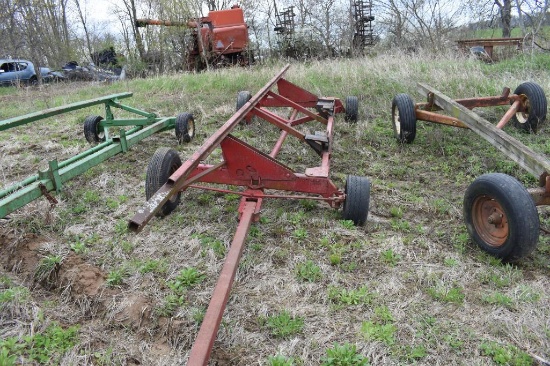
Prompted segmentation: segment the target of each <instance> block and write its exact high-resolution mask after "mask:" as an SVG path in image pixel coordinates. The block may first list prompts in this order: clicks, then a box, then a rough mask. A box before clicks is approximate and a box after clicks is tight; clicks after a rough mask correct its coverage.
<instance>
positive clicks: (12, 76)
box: [0, 59, 63, 85]
mask: <svg viewBox="0 0 550 366" xmlns="http://www.w3.org/2000/svg"><path fill="white" fill-rule="evenodd" d="M40 75H41V76H42V81H43V82H49V81H53V80H57V79H59V78H63V74H60V73H58V72H55V71H52V70H50V69H49V68H47V67H41V68H40ZM37 82H38V75H37V74H36V69H35V67H34V65H33V63H32V62H30V61H27V60H14V59H0V85H18V84H26V85H33V84H36V83H37Z"/></svg>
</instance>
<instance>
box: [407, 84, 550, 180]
mask: <svg viewBox="0 0 550 366" xmlns="http://www.w3.org/2000/svg"><path fill="white" fill-rule="evenodd" d="M418 87H419V90H420V92H421V93H422V94H425V95H427V94H428V93H432V94H433V95H434V98H435V103H436V104H437V105H439V106H440V107H442V108H443V109H444V110H445V111H446V112H447V113H449V114H450V115H451V116H453V117H454V118H456V119H458V120H460V121H462V122H463V123H464V124H466V125H467V126H468V127H469V128H470V129H471V130H472V131H474V132H475V133H477V134H478V135H480V136H481V137H483V138H484V139H485V140H487V141H488V142H489V143H491V144H492V145H493V146H495V147H496V148H497V149H498V150H500V151H501V152H503V153H504V154H506V155H507V156H508V158H510V159H511V160H513V161H515V162H516V163H518V164H519V165H520V166H521V167H522V168H523V169H525V170H526V171H528V172H529V173H531V174H532V175H533V176H534V177H536V178H537V179H541V177H545V176H547V174H548V173H549V172H550V160H549V159H547V158H546V156H544V155H542V154H539V153H537V152H535V151H533V150H532V149H531V148H529V147H527V146H525V145H524V144H522V143H521V142H520V141H518V140H517V139H515V138H513V137H512V136H510V135H508V134H506V133H505V132H504V131H502V130H500V129H498V128H496V126H494V125H493V124H491V123H489V121H487V120H485V119H483V118H481V117H480V116H479V115H477V114H476V113H474V112H473V111H471V110H469V109H468V108H466V107H465V106H463V105H461V104H459V103H457V102H456V101H454V100H452V99H451V98H449V97H447V96H446V95H444V94H443V93H441V92H439V91H437V90H435V89H434V88H432V87H430V86H428V85H425V84H418ZM516 99H517V98H514V100H516ZM520 99H521V98H520Z"/></svg>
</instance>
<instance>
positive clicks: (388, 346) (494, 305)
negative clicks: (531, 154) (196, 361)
mask: <svg viewBox="0 0 550 366" xmlns="http://www.w3.org/2000/svg"><path fill="white" fill-rule="evenodd" d="M283 66H284V65H283V64H269V65H258V66H254V67H253V68H250V69H226V70H218V71H214V72H207V73H202V74H196V75H191V74H174V75H164V76H157V77H153V78H149V79H142V80H128V81H124V82H119V83H114V84H110V85H98V84H55V85H45V86H43V87H40V88H21V89H14V88H3V89H0V105H2V108H1V110H0V119H5V118H9V117H13V116H17V115H21V114H25V113H29V112H33V111H37V110H42V109H45V108H50V107H54V106H59V105H63V104H67V103H71V102H75V101H79V100H85V99H90V98H94V97H98V96H102V95H108V94H114V93H120V92H125V91H131V92H133V93H134V96H133V97H132V98H130V99H125V100H124V103H125V104H128V105H131V106H135V107H137V108H140V109H144V110H147V111H151V112H155V113H157V114H158V115H160V116H173V115H176V114H178V113H182V112H192V113H193V114H194V116H195V122H196V128H197V134H196V136H195V139H194V140H193V141H192V142H191V143H189V144H183V145H178V144H177V141H176V139H175V138H174V134H173V132H163V133H160V134H157V135H154V136H152V137H150V138H148V139H146V140H144V141H143V142H142V143H140V144H139V145H138V146H136V147H134V148H132V149H130V151H129V152H127V153H125V154H120V155H117V156H115V157H113V158H112V159H110V160H108V161H107V162H105V163H103V164H101V165H99V166H97V167H95V168H92V169H91V170H89V171H87V172H86V173H84V174H83V175H81V176H79V177H77V178H75V179H73V180H71V181H70V182H68V183H67V184H66V185H65V186H64V187H63V190H62V192H61V193H60V194H58V195H56V198H57V199H58V201H59V203H58V204H57V205H56V206H55V207H54V208H52V207H50V204H49V202H48V201H47V200H46V199H45V198H43V197H42V198H39V199H37V200H35V201H33V202H32V203H30V204H28V205H27V206H25V207H24V208H22V209H19V210H17V211H15V212H13V213H12V214H10V215H9V217H7V218H5V219H2V220H0V251H1V257H0V365H14V364H26V365H27V364H46V365H179V364H182V363H184V362H185V361H186V359H187V357H188V352H189V350H190V348H191V346H192V344H193V342H194V339H195V336H196V334H197V331H198V329H199V326H200V323H201V321H202V319H203V316H204V312H205V309H206V307H207V305H208V302H209V299H210V294H211V292H212V290H213V287H214V285H215V283H216V280H217V278H218V273H219V271H220V269H221V267H222V265H223V261H224V256H225V254H226V252H227V249H228V246H229V244H230V243H231V240H232V236H233V233H234V231H235V228H236V225H237V222H236V213H237V207H238V203H239V198H238V196H237V195H226V194H220V193H208V192H204V191H199V190H192V189H190V190H188V191H186V192H185V193H184V194H183V197H182V203H181V204H180V205H179V206H178V208H177V209H176V210H175V211H174V212H173V213H172V214H170V215H169V216H167V217H165V218H162V219H160V218H155V219H153V220H152V221H151V222H150V223H149V224H148V225H147V226H146V227H145V229H144V230H143V231H142V232H141V233H139V234H135V233H133V232H130V231H128V229H127V221H128V219H129V218H131V217H132V216H133V215H134V213H135V212H136V210H137V209H138V208H139V207H141V206H142V205H143V203H144V202H145V198H144V197H145V193H144V192H145V172H146V168H147V164H148V162H149V159H150V158H151V156H152V155H153V153H154V152H155V150H156V149H157V148H159V147H161V146H166V147H171V148H174V149H177V150H178V151H179V152H180V156H181V157H182V160H185V159H186V158H187V157H189V156H190V155H191V154H192V153H193V152H195V151H196V150H197V149H198V147H199V146H201V145H202V143H203V141H204V140H205V139H206V138H208V137H209V136H210V135H211V134H212V133H213V132H214V131H216V130H217V129H218V128H219V126H221V124H222V123H224V122H225V121H226V120H227V119H228V118H229V117H230V116H231V115H232V114H233V113H234V110H235V103H236V97H237V93H238V92H239V91H241V90H249V91H251V93H252V94H255V93H256V92H257V91H258V90H259V89H260V88H261V87H262V86H263V85H264V84H265V83H266V82H267V81H268V80H270V79H271V78H272V77H273V75H275V74H276V73H277V72H278V71H280V70H281V69H282V68H283ZM549 70H550V59H549V57H548V56H547V55H536V54H535V55H531V54H525V55H521V56H518V57H515V58H513V59H509V60H506V61H503V62H500V63H496V64H492V65H487V64H484V63H481V62H479V61H477V60H475V59H470V58H463V57H462V56H460V55H457V54H454V53H450V54H446V55H437V56H432V55H427V54H401V53H387V54H380V55H373V56H370V57H365V58H362V59H355V60H332V61H322V62H317V61H314V62H309V63H300V64H293V65H292V66H291V67H290V69H289V71H288V72H287V73H286V75H285V78H286V79H288V80H289V81H291V82H293V83H295V84H297V85H299V86H301V87H303V88H305V89H307V90H309V91H311V92H313V93H315V94H318V95H321V96H336V97H339V98H341V99H344V98H345V97H346V96H348V95H355V96H357V97H358V98H359V101H360V108H359V112H360V116H359V120H358V122H357V123H348V122H345V121H344V118H343V117H338V119H337V122H336V127H335V141H334V151H333V156H332V161H331V179H332V180H333V181H334V182H335V184H336V185H337V186H339V187H343V186H344V182H345V179H346V176H347V175H359V176H366V177H368V178H369V179H370V181H371V185H372V187H371V198H370V211H369V216H368V220H367V223H366V225H365V226H364V227H355V226H353V225H350V222H349V221H345V220H342V216H341V215H342V213H341V210H340V211H337V210H334V209H331V208H330V207H328V206H327V205H325V204H322V203H318V202H316V201H313V200H302V201H294V200H277V199H266V200H265V201H264V203H263V206H262V213H261V220H260V222H259V223H256V224H254V226H253V227H252V229H251V231H250V233H249V235H248V239H247V247H246V249H245V252H244V254H243V257H242V260H241V263H240V266H239V270H238V273H237V277H236V282H235V284H234V286H233V289H232V291H231V295H230V298H229V302H228V305H227V308H226V312H225V314H224V317H223V321H222V325H221V327H220V331H219V333H218V337H217V340H216V342H215V344H214V349H213V353H212V357H211V363H210V364H211V365H252V364H254V365H256V364H257V365H320V364H324V365H364V364H370V365H409V364H417V365H532V364H542V363H543V362H544V360H550V307H549V304H550V287H549V286H548V276H549V275H550V261H549V256H550V236H549V235H548V230H549V229H550V209H549V208H548V207H539V208H538V212H539V217H540V221H541V228H542V230H541V232H540V237H539V244H538V247H537V249H535V251H534V252H533V253H532V254H531V255H529V256H528V257H527V258H525V259H523V260H521V261H520V262H518V263H514V264H509V263H501V262H500V261H499V260H497V259H495V258H493V257H490V256H488V255H487V254H485V253H484V252H483V251H481V250H480V249H479V248H478V247H477V246H476V245H475V244H473V243H472V242H471V240H470V238H469V236H468V233H467V231H466V228H465V225H464V222H463V219H462V201H463V195H464V192H465V190H466V189H467V187H468V186H469V184H471V183H472V181H474V179H476V178H477V177H478V176H480V175H481V174H484V173H487V172H502V173H506V174H509V175H512V176H514V177H516V178H517V179H518V180H520V181H521V182H522V183H523V184H524V185H525V186H526V187H535V186H536V185H537V182H536V180H535V178H534V177H532V176H530V175H529V174H528V173H526V172H525V171H523V170H522V169H520V168H519V167H518V166H517V165H516V164H515V163H513V162H511V161H510V160H508V159H507V158H506V157H505V156H504V155H502V154H501V153H499V152H498V151H497V150H496V149H494V148H493V147H492V146H491V145H489V144H488V143H487V142H486V141H485V140H483V139H482V138H480V137H479V136H477V135H476V134H475V133H473V132H471V131H467V130H463V129H454V128H450V127H444V126H440V125H434V124H428V123H423V122H419V124H418V131H417V137H416V140H415V141H414V143H412V144H400V143H398V142H397V141H396V140H395V138H394V136H393V130H392V123H391V103H392V98H393V97H394V95H396V94H398V93H408V94H410V95H411V96H412V97H413V99H414V100H415V101H417V102H419V101H423V99H424V98H425V97H424V96H421V95H419V94H417V93H416V83H417V82H423V83H427V84H429V85H432V86H433V87H435V88H436V89H438V90H440V91H441V92H444V93H445V94H446V95H448V96H450V97H453V98H466V97H476V96H489V95H500V94H501V92H502V89H503V88H504V87H506V86H508V87H510V88H511V89H512V91H513V90H514V88H515V87H516V86H518V85H519V84H520V83H522V82H524V81H534V82H536V83H538V84H539V85H541V86H542V87H543V89H544V90H545V93H546V95H550V71H549ZM476 111H477V112H478V113H479V114H480V115H482V116H483V117H484V118H486V119H487V120H489V121H490V122H493V123H496V122H498V120H499V119H500V118H501V116H502V115H503V114H504V112H505V109H504V108H488V109H483V110H476ZM90 114H100V115H102V114H103V111H102V110H101V108H93V107H92V108H89V109H86V110H80V111H77V112H72V113H68V114H65V115H61V116H57V117H52V118H49V119H47V120H43V121H40V122H36V123H34V124H32V125H28V126H23V127H18V128H16V129H14V130H10V131H4V132H0V157H1V158H0V159H1V160H0V185H1V186H2V187H5V186H8V185H10V184H13V183H14V182H17V181H19V180H22V179H24V178H25V177H27V176H28V175H30V174H33V173H35V172H36V171H37V170H38V169H43V168H44V167H45V164H47V161H49V160H51V159H53V158H57V159H59V160H62V159H64V158H67V157H70V156H72V155H74V154H76V153H78V152H80V151H83V150H85V149H87V148H88V147H89V145H88V144H87V142H86V141H85V139H84V137H83V133H82V122H83V120H84V118H85V117H86V115H90ZM266 125H267V124H266V123H259V122H257V123H253V124H251V125H245V126H239V127H238V128H237V130H236V131H235V135H236V136H237V137H239V138H243V139H246V141H249V142H250V143H251V144H253V145H254V146H256V147H259V148H261V147H265V148H268V147H271V146H272V144H273V142H274V140H275V139H276V138H277V137H278V131H275V130H274V129H273V128H269V127H267V126H266ZM505 131H506V132H507V133H509V134H510V135H512V136H514V137H516V138H518V139H520V140H521V141H523V142H524V143H525V144H526V145H528V146H530V147H532V148H533V149H534V150H536V151H538V152H540V153H542V154H546V155H547V156H550V144H549V143H548V134H549V131H550V127H548V124H546V125H544V126H543V127H542V128H541V129H540V131H539V133H538V134H526V133H521V132H520V131H518V130H516V129H515V128H514V127H512V126H507V127H505ZM213 156H214V159H215V158H216V157H218V156H219V153H217V152H214V154H213ZM280 160H281V161H282V162H284V163H285V164H286V165H288V166H290V167H291V168H293V169H294V170H295V171H298V172H303V169H304V168H306V167H310V166H315V165H316V163H317V162H318V157H317V156H316V155H315V154H314V153H313V151H312V150H311V149H310V148H308V147H307V146H305V145H302V144H300V143H299V142H298V141H296V139H292V140H289V142H288V143H287V144H285V145H284V148H283V151H282V153H281V155H280Z"/></svg>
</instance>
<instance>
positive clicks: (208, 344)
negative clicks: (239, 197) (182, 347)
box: [187, 201, 259, 366]
mask: <svg viewBox="0 0 550 366" xmlns="http://www.w3.org/2000/svg"><path fill="white" fill-rule="evenodd" d="M258 205H259V203H258V202H255V201H247V202H246V203H245V205H244V209H243V211H242V216H241V219H240V221H239V225H238V226H237V230H236V232H235V236H234V237H233V242H232V243H231V247H230V248H229V252H228V253H227V257H226V259H225V262H224V264H223V268H222V271H221V273H220V277H219V278H218V282H217V283H216V287H215V288H214V292H213V293H212V298H211V299H210V303H209V305H208V309H207V310H206V314H205V315H204V320H203V321H202V324H201V327H200V330H199V333H198V335H197V338H196V339H195V343H194V344H193V347H192V348H191V352H190V354H189V360H188V362H187V365H189V366H205V365H207V364H208V360H209V359H210V353H211V352H212V347H213V346H214V341H215V340H216V335H217V333H218V329H219V327H220V323H221V321H222V316H223V312H224V310H225V306H226V304H227V299H228V298H229V293H230V292H231V287H232V285H233V280H234V279H235V274H236V272H237V268H238V267H239V261H240V259H241V256H242V253H243V250H244V243H245V240H246V236H247V234H248V231H249V229H250V225H251V224H252V219H253V216H254V213H255V212H256V211H257V210H259V207H257V206H258Z"/></svg>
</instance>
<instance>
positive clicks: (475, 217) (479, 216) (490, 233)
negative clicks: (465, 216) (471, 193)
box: [472, 196, 509, 247]
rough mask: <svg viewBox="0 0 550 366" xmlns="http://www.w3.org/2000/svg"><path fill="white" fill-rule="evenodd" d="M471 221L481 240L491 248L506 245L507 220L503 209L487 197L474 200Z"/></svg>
mask: <svg viewBox="0 0 550 366" xmlns="http://www.w3.org/2000/svg"><path fill="white" fill-rule="evenodd" d="M472 221H473V224H474V227H475V229H476V232H477V233H478V234H479V236H480V237H481V239H482V240H483V241H484V242H485V243H486V244H487V245H489V246H491V247H500V246H502V245H504V243H506V240H507V239H508V234H509V228H508V218H507V217H506V213H505V212H504V209H503V208H502V206H501V205H500V203H498V202H497V201H496V200H494V199H493V198H491V197H489V196H481V197H478V198H476V200H475V201H474V204H473V206H472Z"/></svg>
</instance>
